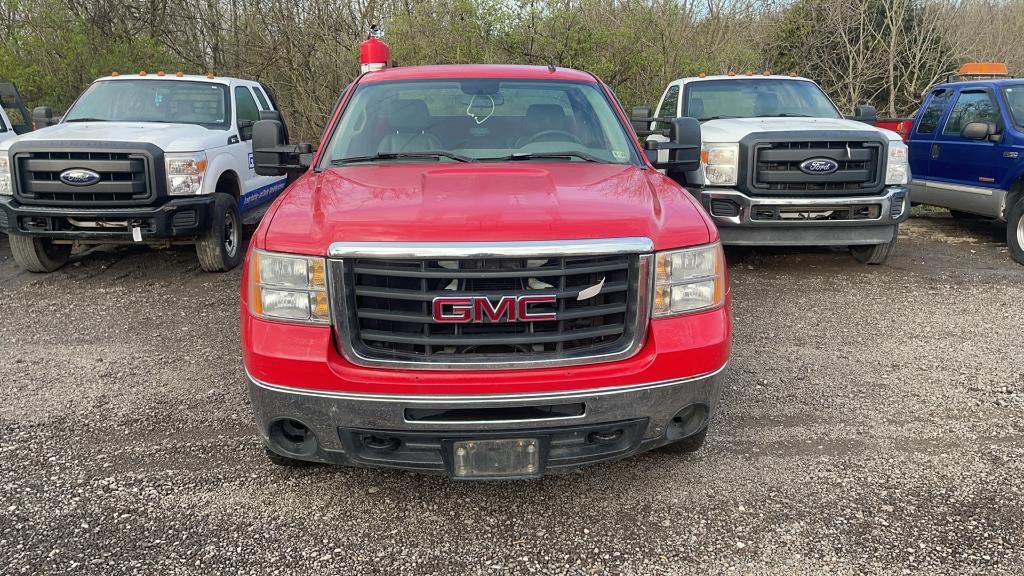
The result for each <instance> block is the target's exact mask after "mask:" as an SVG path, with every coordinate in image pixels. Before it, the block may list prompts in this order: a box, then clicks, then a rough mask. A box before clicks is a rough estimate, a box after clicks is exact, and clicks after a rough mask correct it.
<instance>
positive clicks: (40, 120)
mask: <svg viewBox="0 0 1024 576" xmlns="http://www.w3.org/2000/svg"><path fill="white" fill-rule="evenodd" d="M56 123H57V121H55V120H54V119H53V109H52V108H50V107H49V106H36V107H35V108H33V109H32V126H33V128H34V129H36V130H38V129H40V128H46V127H47V126H53V125H54V124H56Z"/></svg>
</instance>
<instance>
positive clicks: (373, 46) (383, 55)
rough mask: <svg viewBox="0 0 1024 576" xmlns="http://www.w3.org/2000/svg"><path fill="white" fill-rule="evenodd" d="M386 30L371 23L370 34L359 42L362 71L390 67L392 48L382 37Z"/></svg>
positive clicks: (373, 70) (360, 67)
mask: <svg viewBox="0 0 1024 576" xmlns="http://www.w3.org/2000/svg"><path fill="white" fill-rule="evenodd" d="M383 37H384V31H383V30H381V29H380V26H378V25H376V24H371V25H370V36H369V37H368V38H367V39H366V40H364V41H363V42H362V43H361V44H359V69H360V71H361V72H375V71H377V70H383V69H385V68H387V67H388V62H390V61H391V48H390V47H389V46H388V45H387V44H385V43H384V41H383V40H381V38H383Z"/></svg>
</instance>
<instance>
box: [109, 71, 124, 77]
mask: <svg viewBox="0 0 1024 576" xmlns="http://www.w3.org/2000/svg"><path fill="white" fill-rule="evenodd" d="M110 75H111V76H120V75H121V73H120V72H118V71H117V70H114V71H113V72H111V73H110Z"/></svg>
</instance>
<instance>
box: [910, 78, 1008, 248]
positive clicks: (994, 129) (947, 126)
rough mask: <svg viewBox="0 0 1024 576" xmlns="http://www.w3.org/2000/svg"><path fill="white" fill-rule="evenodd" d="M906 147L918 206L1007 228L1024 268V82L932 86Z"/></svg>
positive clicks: (993, 80)
mask: <svg viewBox="0 0 1024 576" xmlns="http://www.w3.org/2000/svg"><path fill="white" fill-rule="evenodd" d="M907 145H908V146H909V148H910V150H909V155H910V170H911V173H912V174H913V179H912V180H911V186H910V189H911V199H912V200H913V202H914V203H920V204H930V205H933V206H939V207H942V208H947V209H948V210H949V211H950V213H951V214H952V215H953V217H954V218H964V217H977V216H981V217H985V218H993V219H996V220H999V221H1003V222H1006V223H1007V227H1006V241H1007V244H1008V245H1009V249H1010V255H1011V256H1012V257H1013V259H1014V260H1016V261H1017V262H1018V263H1021V264H1024V78H1018V79H1012V78H984V79H974V80H965V81H959V82H947V83H943V84H938V85H936V86H933V87H932V88H930V89H929V91H928V93H927V95H926V97H925V101H924V104H923V105H922V106H921V109H920V110H919V111H918V113H917V117H916V118H915V121H914V127H913V130H912V131H911V133H910V137H909V138H908V140H907Z"/></svg>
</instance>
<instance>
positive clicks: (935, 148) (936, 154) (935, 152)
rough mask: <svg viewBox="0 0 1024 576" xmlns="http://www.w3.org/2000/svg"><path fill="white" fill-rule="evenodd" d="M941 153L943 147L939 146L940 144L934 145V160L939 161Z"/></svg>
mask: <svg viewBox="0 0 1024 576" xmlns="http://www.w3.org/2000/svg"><path fill="white" fill-rule="evenodd" d="M941 151H942V147H941V146H939V145H938V144H932V160H935V159H937V158H938V157H939V152H941Z"/></svg>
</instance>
